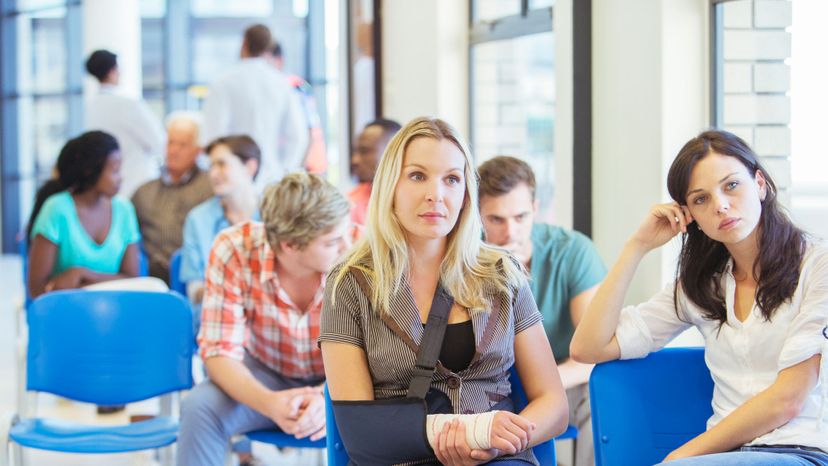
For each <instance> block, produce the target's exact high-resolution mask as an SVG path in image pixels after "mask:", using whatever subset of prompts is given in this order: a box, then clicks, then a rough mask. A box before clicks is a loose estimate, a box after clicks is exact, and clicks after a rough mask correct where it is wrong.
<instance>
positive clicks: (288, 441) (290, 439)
mask: <svg viewBox="0 0 828 466" xmlns="http://www.w3.org/2000/svg"><path fill="white" fill-rule="evenodd" d="M244 435H245V436H247V438H249V439H250V440H253V441H254V442H262V443H268V444H271V445H276V446H279V447H293V448H325V439H324V438H322V439H320V440H315V441H313V440H311V439H310V437H305V438H301V439H299V438H296V437H294V436H292V435H289V434H286V433H284V432H282V431H280V430H275V429H273V430H254V431H253V432H248V433H246V434H244Z"/></svg>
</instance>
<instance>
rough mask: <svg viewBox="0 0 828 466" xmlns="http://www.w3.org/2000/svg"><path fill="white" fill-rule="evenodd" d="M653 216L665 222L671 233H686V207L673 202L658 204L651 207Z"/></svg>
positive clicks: (687, 212)
mask: <svg viewBox="0 0 828 466" xmlns="http://www.w3.org/2000/svg"><path fill="white" fill-rule="evenodd" d="M653 214H654V215H655V216H656V217H658V218H661V219H663V220H664V221H666V222H667V223H668V224H669V225H670V229H672V230H673V233H675V234H678V233H679V232H682V233H687V224H688V223H690V222H689V221H688V218H687V217H688V216H689V214H690V211H689V210H686V207H683V206H680V205H678V204H677V203H675V202H673V203H670V204H658V205H656V206H654V207H653ZM690 219H692V217H690Z"/></svg>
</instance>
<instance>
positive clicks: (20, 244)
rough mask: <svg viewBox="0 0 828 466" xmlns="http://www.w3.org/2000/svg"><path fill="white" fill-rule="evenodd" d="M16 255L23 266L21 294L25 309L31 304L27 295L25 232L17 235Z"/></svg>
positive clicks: (27, 259)
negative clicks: (18, 255) (22, 294)
mask: <svg viewBox="0 0 828 466" xmlns="http://www.w3.org/2000/svg"><path fill="white" fill-rule="evenodd" d="M17 253H18V254H20V262H21V264H22V266H23V293H24V299H25V307H29V303H30V302H32V295H30V294H29V238H26V231H25V230H24V231H21V232H19V233H18V234H17Z"/></svg>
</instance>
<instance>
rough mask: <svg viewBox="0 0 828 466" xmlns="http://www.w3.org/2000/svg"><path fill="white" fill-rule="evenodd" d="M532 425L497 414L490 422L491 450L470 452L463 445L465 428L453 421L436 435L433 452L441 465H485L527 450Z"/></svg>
mask: <svg viewBox="0 0 828 466" xmlns="http://www.w3.org/2000/svg"><path fill="white" fill-rule="evenodd" d="M534 430H535V424H534V423H533V422H531V421H529V420H528V419H526V418H524V417H521V416H519V415H517V414H514V413H510V412H508V411H498V412H497V414H495V416H494V420H492V428H491V433H490V443H489V444H490V445H491V446H492V448H491V449H490V450H472V449H471V448H470V447H469V445H468V443H467V442H466V427H465V426H464V425H463V423H462V422H460V421H459V420H457V419H455V420H454V421H452V422H450V423H447V424H446V425H445V426H443V430H441V431H440V433H439V434H438V435H437V441H436V445H435V446H434V453H435V455H437V459H438V460H439V461H440V463H442V464H444V465H450V466H472V465H477V464H481V463H486V462H489V461H491V460H493V459H494V458H496V457H498V456H500V455H503V454H508V455H513V454H515V453H518V452H521V451H523V450H525V449H526V447H527V446H528V445H529V442H530V441H531V439H532V432H533V431H534Z"/></svg>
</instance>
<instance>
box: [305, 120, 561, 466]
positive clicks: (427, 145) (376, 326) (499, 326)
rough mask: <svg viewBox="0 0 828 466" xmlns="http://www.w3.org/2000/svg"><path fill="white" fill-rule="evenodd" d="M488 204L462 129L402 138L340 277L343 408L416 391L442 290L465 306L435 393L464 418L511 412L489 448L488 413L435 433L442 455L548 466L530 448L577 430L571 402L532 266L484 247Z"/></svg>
mask: <svg viewBox="0 0 828 466" xmlns="http://www.w3.org/2000/svg"><path fill="white" fill-rule="evenodd" d="M477 205H478V203H477V181H476V174H475V172H474V169H473V168H472V164H471V161H470V153H469V150H468V148H467V145H466V143H465V142H464V141H463V139H462V138H461V137H460V136H459V135H458V133H457V131H456V130H455V129H454V128H452V127H451V126H450V125H448V124H447V123H446V122H444V121H442V120H439V119H430V118H417V119H415V120H413V121H411V122H410V123H408V124H407V125H406V126H405V127H403V128H402V130H400V132H399V133H397V135H396V136H394V138H393V139H392V140H391V142H390V143H389V145H388V147H387V149H386V151H385V154H384V155H383V157H382V160H381V161H380V164H379V167H378V169H377V175H376V177H375V179H374V184H373V188H372V192H371V202H370V204H369V207H368V220H367V225H366V230H365V238H364V239H363V240H362V241H361V242H360V243H359V244H357V245H356V246H355V247H354V249H353V250H352V251H351V252H350V253H349V254H348V255H347V256H346V258H345V259H344V261H343V263H342V264H340V266H338V267H337V268H335V269H334V270H333V271H332V272H331V274H330V276H329V278H328V279H329V284H328V286H327V287H326V290H325V299H324V304H323V313H322V323H321V326H322V328H321V333H320V338H319V340H320V342H321V347H322V356H323V359H324V362H325V374H326V377H327V380H328V386H329V389H330V393H331V397H332V398H333V399H334V400H381V399H389V398H398V397H403V396H405V394H406V392H407V389H408V387H409V384H410V382H411V378H412V374H413V369H414V363H415V355H416V349H417V345H419V343H420V342H421V341H422V337H423V327H424V322H426V320H427V318H428V315H429V311H430V309H431V304H432V298H433V297H434V295H435V290H436V289H437V287H438V284H440V285H441V286H442V288H443V289H444V290H445V291H446V292H447V293H448V294H449V295H450V296H451V297H453V300H454V303H453V305H452V307H451V309H450V311H449V313H448V325H447V328H446V331H445V338H444V339H443V342H442V347H441V351H440V356H439V362H438V364H437V368H436V370H435V371H434V374H433V375H432V380H431V388H432V389H436V390H439V391H441V392H443V393H444V394H445V395H447V398H448V399H449V400H450V401H451V411H452V412H453V413H454V414H465V415H473V414H480V413H486V412H490V411H492V410H493V408H495V409H496V410H497V411H496V412H494V416H493V417H492V418H490V419H489V420H490V422H491V424H490V428H489V429H487V432H485V433H486V435H487V437H486V438H485V441H484V442H482V443H483V444H486V445H487V446H488V447H489V448H486V449H472V448H471V446H470V444H469V442H468V441H467V440H466V439H467V437H466V430H467V425H468V426H469V429H473V426H474V420H475V417H474V416H470V417H469V416H459V417H458V418H457V419H455V420H452V421H450V422H447V423H446V424H445V425H444V426H443V428H441V429H440V430H439V431H436V432H435V433H434V434H435V435H433V436H430V438H429V444H430V446H431V447H432V449H433V451H434V454H435V456H436V459H437V460H439V461H440V462H441V463H443V464H450V465H471V464H482V463H487V462H490V461H493V460H502V461H511V462H513V463H515V464H527V463H528V464H537V460H536V459H535V458H534V456H533V455H532V452H531V449H530V448H531V447H532V446H534V445H536V444H538V443H541V442H543V441H546V440H548V439H550V438H552V437H553V436H554V435H555V434H558V433H560V432H562V431H563V429H564V428H565V427H566V423H567V412H568V411H567V409H568V408H567V402H566V397H565V395H564V391H563V388H562V385H561V380H560V377H559V376H558V372H557V367H556V365H555V359H554V357H553V355H552V351H551V349H550V347H549V343H548V341H547V340H546V337H545V333H544V330H543V326H542V325H541V316H540V314H539V313H538V310H537V307H536V305H535V302H534V300H533V299H532V294H531V292H530V290H529V287H528V285H527V282H526V276H525V274H524V271H523V270H522V269H521V267H520V265H519V264H518V263H517V262H516V261H515V260H514V259H513V258H511V257H510V256H509V255H508V253H506V252H505V251H504V250H502V249H498V248H495V247H491V246H487V245H485V244H483V242H482V241H481V225H480V219H479V214H478V210H477ZM366 285H367V288H368V292H367V293H366ZM513 364H514V365H515V367H516V369H517V373H518V375H519V376H520V378H521V381H522V382H523V385H524V387H525V390H526V393H527V397H528V400H529V404H528V406H527V407H526V408H525V409H524V410H523V411H521V412H519V413H514V412H510V410H509V409H508V404H509V403H508V400H509V395H510V392H511V387H510V384H509V381H508V371H509V368H510V367H511V366H512V365H513ZM504 407H505V408H504ZM512 410H513V408H512ZM490 416H491V415H490ZM428 417H429V418H430V420H433V419H431V418H432V416H428ZM429 425H432V426H433V424H429ZM412 441H416V439H412ZM385 447H386V446H385V445H377V449H378V450H380V449H382V448H385ZM433 460H434V458H432V459H431V461H433ZM500 464H503V463H500Z"/></svg>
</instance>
